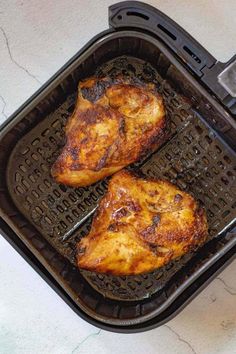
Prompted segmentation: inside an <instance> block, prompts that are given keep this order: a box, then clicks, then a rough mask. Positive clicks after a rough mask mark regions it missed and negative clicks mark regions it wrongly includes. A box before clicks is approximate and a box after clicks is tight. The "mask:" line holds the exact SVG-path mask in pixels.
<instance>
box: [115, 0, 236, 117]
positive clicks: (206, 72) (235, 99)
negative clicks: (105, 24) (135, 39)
mask: <svg viewBox="0 0 236 354" xmlns="http://www.w3.org/2000/svg"><path fill="white" fill-rule="evenodd" d="M109 25H110V27H112V28H114V29H115V30H122V29H130V28H132V29H136V30H137V29H138V30H139V31H140V30H141V31H148V32H149V33H151V34H152V35H154V36H157V37H158V38H160V39H161V40H162V41H163V42H164V43H165V44H166V45H167V46H168V47H169V48H170V49H171V50H172V51H174V52H175V53H176V55H177V56H178V57H179V58H180V59H182V61H183V62H184V64H185V65H187V66H188V67H189V68H190V69H191V70H192V71H193V72H194V74H195V75H197V76H198V77H199V79H200V80H201V81H202V82H203V83H204V84H205V85H206V86H208V88H209V89H210V90H211V91H212V93H213V94H214V95H215V96H216V97H217V98H218V99H219V100H220V101H221V103H222V104H223V105H224V106H225V107H226V108H227V109H228V110H229V111H230V112H231V113H232V114H233V115H236V84H235V79H234V77H235V75H236V56H234V57H233V58H231V59H230V60H229V61H228V62H227V63H221V62H219V61H217V60H216V59H215V58H214V57H213V56H212V55H211V54H210V53H209V52H208V51H207V50H206V49H205V48H204V47H202V46H201V44H199V43H198V42H197V41H196V40H195V39H194V38H193V37H192V36H191V35H190V34H188V33H187V32H186V31H185V30H184V29H183V28H182V27H180V26H179V25H178V24H177V23H176V22H175V21H173V20H172V19H171V18H169V17H168V16H166V15H165V14H163V13H162V12H161V11H159V10H158V9H156V8H155V7H153V6H151V5H148V4H145V3H143V2H139V1H122V2H119V3H117V4H114V5H112V6H110V7H109ZM230 77H233V79H231V81H229V78H230Z"/></svg>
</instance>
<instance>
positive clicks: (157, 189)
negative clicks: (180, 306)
mask: <svg viewBox="0 0 236 354" xmlns="http://www.w3.org/2000/svg"><path fill="white" fill-rule="evenodd" d="M207 229H208V228H207V219H206V215H205V212H204V210H203V209H202V208H200V207H199V206H198V204H197V202H196V201H195V200H194V198H193V197H192V196H191V195H189V194H188V193H185V192H183V191H181V190H179V189H178V188H177V187H176V186H175V185H173V184H171V183H169V182H167V181H164V180H151V179H143V178H140V177H137V176H136V175H134V174H131V173H130V172H128V171H125V170H123V171H120V172H118V173H116V174H115V175H114V176H113V177H112V178H111V180H110V182H109V186H108V192H107V194H106V195H105V196H104V197H103V199H102V200H101V202H100V205H99V207H98V210H97V213H96V215H95V216H94V219H93V223H92V226H91V231H90V233H89V234H88V235H87V236H85V237H84V238H82V239H81V241H80V242H79V244H78V266H79V267H80V268H83V269H87V270H90V271H95V272H101V273H108V274H113V275H135V274H140V273H144V272H150V271H152V270H154V269H156V268H159V267H162V266H164V265H165V264H167V263H168V262H170V261H171V260H173V259H175V258H178V257H180V256H182V255H183V254H185V253H187V252H189V251H191V250H194V249H195V248H197V247H198V246H200V245H202V244H203V243H204V242H205V240H206V237H207Z"/></svg>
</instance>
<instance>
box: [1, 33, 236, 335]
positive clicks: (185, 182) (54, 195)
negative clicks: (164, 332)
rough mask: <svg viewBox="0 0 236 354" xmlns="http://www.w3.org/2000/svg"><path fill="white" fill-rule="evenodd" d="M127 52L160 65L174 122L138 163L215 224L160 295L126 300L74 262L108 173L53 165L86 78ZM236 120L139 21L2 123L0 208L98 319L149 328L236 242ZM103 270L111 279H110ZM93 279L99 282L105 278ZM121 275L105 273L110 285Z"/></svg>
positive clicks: (96, 46) (105, 39)
mask: <svg viewBox="0 0 236 354" xmlns="http://www.w3.org/2000/svg"><path fill="white" fill-rule="evenodd" d="M121 56H123V58H125V57H127V56H128V57H129V58H131V59H128V60H131V61H132V60H133V59H132V58H133V57H135V58H138V59H141V60H142V61H144V62H146V63H147V64H145V65H147V67H148V66H149V64H150V65H151V66H153V67H154V68H155V71H157V73H158V74H157V76H156V77H155V79H156V80H157V84H158V85H159V89H160V92H161V94H162V95H163V97H164V99H165V104H166V109H167V113H168V116H169V119H170V122H171V124H170V127H171V134H170V138H169V141H168V142H166V143H165V144H164V145H163V146H162V147H161V149H160V150H159V151H158V152H156V153H154V154H153V155H152V156H150V157H148V158H147V159H146V160H144V161H142V162H140V163H137V164H136V165H135V166H134V167H133V168H140V169H141V170H142V171H143V172H144V173H146V174H147V175H150V176H158V177H160V176H163V177H164V178H167V179H168V180H171V181H172V182H174V183H176V184H177V185H179V186H180V187H181V188H182V189H185V190H187V191H189V192H190V193H193V194H194V195H195V197H196V198H198V199H200V200H201V201H202V203H203V204H204V205H205V206H206V209H207V215H208V221H209V225H210V239H209V242H208V243H207V244H206V245H205V246H204V247H202V248H201V249H200V250H199V251H198V252H197V253H196V254H193V255H191V258H190V259H189V258H188V257H187V258H186V259H185V261H184V262H182V263H181V262H180V263H179V264H178V263H176V264H174V265H171V266H170V267H169V269H167V271H168V272H169V273H168V274H169V277H167V278H163V279H164V280H165V281H164V282H163V283H162V287H161V290H160V289H158V288H157V287H156V288H155V286H154V290H153V294H152V296H150V297H148V298H143V299H141V300H139V301H137V299H134V300H133V301H132V299H131V300H130V299H129V301H118V300H115V298H117V294H115V296H114V299H108V298H106V297H104V296H102V295H101V294H100V292H98V291H96V290H95V289H94V288H93V287H92V286H91V285H90V284H89V283H88V282H87V281H86V279H85V278H84V276H83V275H82V274H81V273H80V271H79V270H78V269H77V268H76V267H75V264H74V258H73V257H74V251H75V245H76V242H77V241H78V239H79V238H80V237H81V236H83V235H84V234H85V233H86V232H87V230H88V227H89V221H90V218H91V215H92V214H93V212H94V210H95V208H96V206H97V204H98V201H99V199H100V198H101V196H102V195H103V194H104V192H105V190H106V185H107V183H106V181H100V182H98V183H97V184H95V185H93V186H90V187H87V188H78V189H73V188H70V187H65V186H62V185H58V184H56V183H55V182H54V181H53V179H52V178H51V176H50V166H51V164H52V162H53V161H54V159H55V158H56V155H57V153H58V148H59V147H60V146H62V144H63V133H62V132H63V126H64V125H65V123H66V120H67V118H68V117H69V115H70V113H71V112H72V110H73V106H74V104H75V99H76V90H77V84H78V81H79V80H80V79H82V78H85V77H87V76H89V75H91V74H93V73H94V72H95V71H96V70H97V68H99V67H100V66H101V65H103V64H104V63H106V62H108V61H109V60H112V59H115V58H118V57H121ZM124 60H125V59H124ZM124 65H125V63H124ZM146 75H147V79H149V80H152V79H153V78H152V77H149V78H148V76H150V75H152V73H151V72H150V70H149V71H148V70H147V73H146ZM233 123H234V122H233V119H232V117H231V116H230V115H229V114H228V113H226V112H225V110H224V109H223V108H222V106H220V104H218V103H217V102H216V100H215V99H214V98H212V97H211V95H210V94H209V93H208V92H207V91H206V90H205V89H204V88H203V87H202V86H201V85H200V84H199V83H198V82H197V80H196V79H195V78H194V77H193V76H192V74H191V73H190V72H189V71H187V70H186V69H185V68H184V67H183V66H182V64H181V63H180V62H179V61H178V60H177V58H176V57H175V56H174V55H173V53H171V52H170V51H169V50H168V49H167V48H166V47H165V46H164V45H163V44H162V43H161V42H159V41H158V40H157V39H154V38H153V37H152V36H151V35H148V34H146V33H141V32H140V31H133V30H132V31H131V30H130V31H129V30H122V31H120V32H113V33H108V34H105V35H103V36H101V37H100V38H99V39H97V40H95V42H94V43H93V44H91V45H90V46H89V48H88V49H86V50H85V51H84V52H83V53H82V54H81V55H79V56H77V57H75V58H74V59H73V60H72V61H71V62H70V63H69V64H68V65H66V66H65V67H64V68H63V70H61V71H60V72H59V73H58V75H56V77H55V78H54V79H53V80H51V81H50V82H49V83H48V84H47V85H46V86H45V87H44V88H43V90H41V92H39V93H38V94H37V95H36V96H35V97H34V98H33V99H32V100H31V101H30V102H28V104H27V105H26V106H25V107H24V108H23V109H22V110H21V111H19V112H18V114H16V115H15V116H14V117H13V119H12V120H11V122H10V123H9V124H8V125H7V126H6V127H5V128H4V129H3V131H2V133H1V140H0V146H1V154H0V166H1V169H2V176H3V178H2V179H1V182H0V183H1V185H0V193H1V194H0V198H1V216H2V218H3V219H4V220H5V222H7V223H8V224H9V225H10V227H11V229H12V230H13V231H14V232H15V233H16V234H17V235H18V237H19V238H20V240H21V241H23V243H24V244H25V245H26V246H27V247H28V249H29V250H30V251H31V252H32V254H33V255H34V256H35V257H36V258H37V259H38V260H39V261H40V262H41V263H42V264H43V266H44V267H45V268H46V270H47V271H48V272H49V273H50V275H51V276H52V277H53V278H54V279H55V280H56V282H57V283H58V284H59V285H60V287H62V288H63V291H65V292H66V293H67V295H68V296H69V298H71V300H72V302H73V303H74V304H76V306H77V307H78V308H80V309H81V310H82V311H83V312H84V313H85V314H87V315H88V316H90V318H91V319H94V320H96V321H97V322H96V324H98V325H99V323H101V326H103V327H104V326H105V328H107V329H111V328H112V326H113V327H114V326H115V327H117V328H118V327H121V328H120V329H119V330H121V331H122V328H124V329H125V330H127V328H128V327H129V326H130V328H132V330H134V331H135V330H137V328H139V326H143V328H145V324H147V323H148V321H150V320H151V319H155V318H156V317H157V316H160V315H161V314H162V313H163V311H164V310H167V309H168V308H169V307H170V306H171V304H173V302H174V301H175V299H177V298H178V297H179V296H180V295H181V293H183V292H184V291H185V290H186V289H187V288H188V287H190V285H191V284H193V283H194V281H196V280H197V279H198V278H199V277H200V275H201V274H203V273H204V272H206V270H207V269H208V268H210V267H211V266H213V265H214V263H215V262H216V260H217V259H220V257H221V256H223V255H224V254H225V253H227V252H228V251H230V249H232V247H233V246H234V245H235V243H236V238H235V235H234V234H233V233H226V231H229V230H230V229H231V228H232V227H233V226H234V222H235V216H236V210H235V196H236V190H235V189H236V188H235V187H236V186H235V170H234V167H235V161H236V155H235V152H234V150H233V149H234V148H235V146H234V144H235V141H234V139H233V138H234V134H235V130H234V128H233ZM174 274H175V276H174V277H173V275H174ZM93 276H94V275H93ZM87 279H89V275H87ZM90 280H91V279H90ZM100 280H102V281H103V284H104V279H100ZM148 280H151V281H154V279H153V278H149V279H148ZM92 281H93V282H95V283H96V282H97V287H98V288H99V286H100V285H101V284H100V283H99V279H98V278H97V279H95V280H94V279H93V280H92ZM113 281H114V279H112V278H109V277H108V278H107V279H106V283H107V284H108V283H109V284H110V287H111V288H112V282H113ZM119 281H120V285H119V286H120V288H125V286H127V279H126V280H124V279H123V280H122V279H119ZM122 281H123V283H122ZM143 281H144V282H145V278H143ZM134 282H135V280H134ZM154 282H155V281H154ZM147 283H148V282H147ZM135 286H136V288H137V287H138V286H139V284H138V283H137V282H136V284H135ZM95 288H96V286H95ZM157 290H159V291H157ZM150 295H151V293H150ZM141 297H142V296H140V298H141ZM157 325H158V323H157ZM109 326H110V327H109ZM113 329H114V328H113Z"/></svg>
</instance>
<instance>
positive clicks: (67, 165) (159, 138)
mask: <svg viewBox="0 0 236 354" xmlns="http://www.w3.org/2000/svg"><path fill="white" fill-rule="evenodd" d="M165 127H166V119H165V112H164V106H163V100H162V98H161V96H160V95H159V94H158V93H157V92H156V89H155V86H154V85H153V84H144V83H141V82H138V81H137V82H134V81H133V80H132V79H123V78H116V79H114V80H113V81H112V80H111V79H110V78H108V77H107V78H103V79H98V78H95V77H94V78H93V77H92V78H89V79H87V80H85V81H83V82H80V84H79V90H78V99H77V103H76V107H75V110H74V113H73V114H72V116H71V118H70V119H69V121H68V123H67V126H66V140H67V141H66V145H65V146H64V148H63V150H62V152H61V155H60V156H59V157H58V159H57V160H56V162H55V163H54V165H53V167H52V171H51V173H52V176H53V177H54V178H55V179H56V181H57V182H59V183H64V184H67V185H70V186H75V187H79V186H87V185H90V184H92V183H94V182H96V181H98V180H100V179H102V178H104V177H106V176H109V175H111V174H113V173H114V172H116V171H118V170H120V169H122V168H123V167H124V166H127V165H129V164H130V163H132V162H134V161H136V160H138V159H140V158H141V157H142V156H144V155H145V154H146V153H147V152H148V151H153V150H154V149H156V148H157V147H158V146H159V145H160V144H161V142H163V140H164V138H165Z"/></svg>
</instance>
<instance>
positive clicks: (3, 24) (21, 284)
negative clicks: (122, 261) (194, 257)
mask: <svg viewBox="0 0 236 354" xmlns="http://www.w3.org/2000/svg"><path fill="white" fill-rule="evenodd" d="M114 2H115V1H112V0H111V1H109V0H96V1H95V0H94V1H93V0H41V1H37V0H31V1H26V0H25V1H24V0H0V123H2V122H3V121H4V120H5V119H6V118H7V117H8V116H9V115H10V114H11V113H12V112H13V111H14V110H16V109H17V108H18V107H19V106H20V104H22V103H23V102H24V101H25V100H26V99H27V98H28V97H29V96H30V95H32V94H33V93H34V92H35V90H37V89H38V88H39V87H40V85H41V84H42V83H44V82H45V81H46V80H47V79H48V78H50V77H51V76H52V74H54V73H55V72H56V71H57V70H58V69H59V68H60V67H61V66H62V65H63V64H64V63H65V62H66V61H67V60H68V59H70V58H71V56H72V55H74V54H75V53H76V52H77V51H78V49H79V48H81V46H82V45H83V44H85V43H86V42H87V41H88V40H89V39H90V38H92V37H93V36H94V35H95V34H96V33H98V32H100V31H102V30H103V29H106V28H107V6H108V5H109V4H111V3H114ZM146 2H149V3H150V4H152V5H154V6H156V7H158V8H159V9H160V10H162V11H163V12H165V13H166V14H168V15H169V16H171V17H172V18H173V19H175V20H176V21H177V22H178V23H179V24H180V25H182V26H183V27H184V28H186V29H187V30H188V31H189V32H190V33H191V34H192V35H193V36H194V37H195V38H196V39H198V41H199V42H201V43H202V44H203V45H204V46H205V47H206V48H208V50H209V51H210V52H211V53H212V54H213V55H214V56H215V57H216V58H217V59H218V60H221V61H227V60H228V59H229V58H230V57H231V56H232V55H233V54H235V53H236V45H235V31H236V22H235V19H234V17H233V16H232V14H233V13H234V14H235V13H236V1H234V0H198V1H195V2H194V1H193V2H191V1H190V0H165V1H161V0H152V1H146ZM230 19H231V20H230ZM233 21H234V23H233ZM235 275H236V262H233V263H232V264H231V265H230V266H229V267H227V268H226V269H225V270H224V272H222V273H221V274H220V275H219V276H218V277H217V278H216V279H215V280H214V281H213V282H212V283H211V284H210V285H209V286H208V287H207V288H206V289H205V290H204V291H203V292H202V293H201V294H200V295H199V296H198V297H197V298H196V299H195V300H194V301H192V303H191V304H190V305H188V306H187V307H186V308H185V309H184V310H183V311H182V312H181V313H180V314H179V315H178V316H177V317H176V318H174V319H173V320H172V321H170V322H168V323H167V324H166V325H164V326H162V327H160V328H157V329H155V330H152V331H149V332H145V333H140V334H133V335H124V334H114V333H110V332H106V331H101V330H98V329H97V328H95V327H93V326H91V325H89V324H88V323H86V322H85V321H83V320H82V319H80V318H79V317H78V316H77V315H76V314H75V313H74V312H73V311H72V310H71V309H70V308H69V307H68V306H67V305H66V304H65V303H64V302H63V301H62V300H61V299H60V298H59V296H57V295H56V293H55V292H54V291H53V290H52V289H51V288H50V287H49V286H48V285H47V284H46V283H45V282H44V281H43V280H42V279H41V277H40V276H39V275H38V274H37V273H36V272H35V271H34V270H33V269H32V268H31V267H30V266H29V265H28V264H27V263H26V262H25V261H24V259H23V258H21V257H20V256H19V255H18V254H17V253H16V252H15V251H14V249H13V248H12V247H11V246H10V245H9V244H8V243H7V242H6V241H5V240H4V239H3V238H0V354H31V353H32V354H42V353H43V354H69V353H71V354H72V353H73V354H77V353H81V354H82V353H86V354H90V353H96V354H110V353H113V354H116V353H117V354H118V353H119V354H126V353H130V354H143V353H147V354H163V353H164V354H172V353H173V354H174V353H175V354H177V353H178V354H185V353H186V354H188V353H189V354H190V353H197V354H216V353H220V354H233V353H236V297H235V296H236V276H235Z"/></svg>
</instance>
